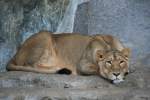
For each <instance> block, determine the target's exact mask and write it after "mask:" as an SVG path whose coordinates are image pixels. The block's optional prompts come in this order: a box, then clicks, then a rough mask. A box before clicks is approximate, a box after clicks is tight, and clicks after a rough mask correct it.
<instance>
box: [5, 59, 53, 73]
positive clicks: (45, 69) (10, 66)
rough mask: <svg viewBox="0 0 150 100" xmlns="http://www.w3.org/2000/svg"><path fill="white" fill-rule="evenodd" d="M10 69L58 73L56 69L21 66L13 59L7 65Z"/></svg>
mask: <svg viewBox="0 0 150 100" xmlns="http://www.w3.org/2000/svg"><path fill="white" fill-rule="evenodd" d="M6 69H7V70H8V71H26V72H36V73H47V74H49V73H56V70H52V69H47V68H37V67H32V66H19V65H16V64H15V63H14V61H13V60H11V61H10V62H9V63H8V65H7V66H6Z"/></svg>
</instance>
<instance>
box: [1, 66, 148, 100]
mask: <svg viewBox="0 0 150 100" xmlns="http://www.w3.org/2000/svg"><path fill="white" fill-rule="evenodd" d="M149 76H150V69H149V67H145V68H140V65H136V70H135V71H134V72H133V73H130V74H129V75H128V76H127V77H126V80H125V81H124V82H123V83H120V84H116V85H114V84H111V83H109V82H108V81H106V80H104V79H102V78H101V77H99V76H74V75H54V74H39V73H32V72H21V71H18V72H17V71H11V72H3V73H0V99H1V100H150V95H149V94H150V90H149V89H150V80H148V79H149Z"/></svg>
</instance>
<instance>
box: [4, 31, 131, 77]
mask: <svg viewBox="0 0 150 100" xmlns="http://www.w3.org/2000/svg"><path fill="white" fill-rule="evenodd" d="M126 51H127V50H126V49H124V47H123V46H122V44H121V43H120V41H119V40H118V39H116V38H114V37H112V36H110V35H93V36H88V35H81V34H69V33H68V34H67V33H64V34H52V33H50V32H39V33H36V34H35V35H33V36H31V37H30V38H29V39H27V40H26V41H25V43H24V44H23V45H22V47H21V48H20V49H19V50H18V51H17V53H16V55H15V56H14V57H13V58H12V59H11V60H10V62H9V63H8V66H7V69H8V70H18V71H31V72H39V73H56V72H57V71H58V70H60V69H63V68H66V69H69V70H71V71H72V74H86V75H90V74H100V75H101V76H103V77H105V78H108V79H110V78H109V77H108V76H109V75H108V74H110V73H111V72H113V71H114V70H115V71H116V69H115V67H117V68H118V69H119V70H121V71H122V72H126V71H127V70H128V59H127V58H128V54H129V52H126ZM125 52H126V55H124V54H125ZM116 56H117V57H118V58H115V57H116ZM110 57H113V58H110ZM119 57H120V58H119ZM110 59H111V60H112V63H113V66H112V68H111V67H110V68H108V67H106V61H107V60H110ZM118 59H119V60H118ZM120 59H123V60H124V61H125V63H124V64H122V67H121V66H120V65H119V66H118V65H115V64H118V63H117V62H119V61H120Z"/></svg>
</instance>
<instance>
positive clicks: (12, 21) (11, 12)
mask: <svg viewBox="0 0 150 100" xmlns="http://www.w3.org/2000/svg"><path fill="white" fill-rule="evenodd" d="M86 1H88V0H71V1H70V0H13V1H12V0H0V13H1V15H0V72H1V71H5V66H6V63H7V62H8V60H9V59H10V57H12V56H13V55H14V53H15V52H16V48H18V45H20V44H22V43H23V42H24V40H26V39H27V38H28V37H29V36H31V35H32V34H34V33H36V32H39V31H41V30H48V31H51V32H56V31H57V32H62V31H64V32H72V31H73V25H74V24H73V23H74V16H75V11H76V8H77V5H78V4H81V3H83V2H86ZM64 16H65V17H64ZM68 19H70V20H68Z"/></svg>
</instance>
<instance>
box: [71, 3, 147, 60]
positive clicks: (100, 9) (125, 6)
mask: <svg viewBox="0 0 150 100" xmlns="http://www.w3.org/2000/svg"><path fill="white" fill-rule="evenodd" d="M149 5H150V0H90V2H88V3H84V4H81V5H80V6H79V7H78V9H77V13H76V20H75V27H74V32H79V33H80V32H82V33H88V34H98V33H99V34H111V35H114V36H116V37H118V38H119V39H120V40H121V41H122V42H123V43H124V44H125V46H128V47H130V48H131V49H132V58H133V59H134V60H137V59H140V58H142V57H144V58H145V57H146V56H147V55H149V54H150V45H149V41H150V34H149V33H150V27H149V25H150V17H149V16H150V10H149V9H150V6H149Z"/></svg>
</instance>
